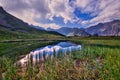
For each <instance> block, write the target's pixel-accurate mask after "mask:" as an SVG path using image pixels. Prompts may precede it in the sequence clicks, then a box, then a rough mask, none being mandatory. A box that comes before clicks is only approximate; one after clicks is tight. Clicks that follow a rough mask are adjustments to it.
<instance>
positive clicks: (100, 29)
mask: <svg viewBox="0 0 120 80" xmlns="http://www.w3.org/2000/svg"><path fill="white" fill-rule="evenodd" d="M86 31H87V32H88V33H90V34H91V35H98V36H120V20H114V21H111V22H107V23H99V24H98V25H95V26H91V27H89V28H87V29H86Z"/></svg>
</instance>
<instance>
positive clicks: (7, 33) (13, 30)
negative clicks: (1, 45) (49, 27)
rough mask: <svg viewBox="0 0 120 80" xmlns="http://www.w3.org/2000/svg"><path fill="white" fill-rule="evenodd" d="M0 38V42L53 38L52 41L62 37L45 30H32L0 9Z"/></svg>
mask: <svg viewBox="0 0 120 80" xmlns="http://www.w3.org/2000/svg"><path fill="white" fill-rule="evenodd" d="M0 37H1V38H0V40H6V39H34V38H37V39H38V38H40V39H41V38H49V37H53V39H54V37H62V35H61V34H59V33H57V32H50V31H49V32H47V31H45V30H38V29H36V28H33V27H31V26H29V25H28V24H27V23H25V22H23V21H22V20H20V19H18V18H16V17H14V16H12V15H11V14H9V13H7V12H6V11H5V10H4V9H3V8H2V7H0Z"/></svg>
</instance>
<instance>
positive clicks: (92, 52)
mask: <svg viewBox="0 0 120 80" xmlns="http://www.w3.org/2000/svg"><path fill="white" fill-rule="evenodd" d="M71 41H73V42H75V43H78V44H82V50H80V51H73V52H72V53H71V54H69V55H67V56H61V57H59V58H54V59H52V60H51V59H48V60H47V61H46V62H45V63H44V62H40V63H39V64H37V65H36V66H33V65H31V64H29V65H28V66H27V67H26V68H25V69H23V68H21V67H20V66H18V65H17V66H13V62H14V61H13V60H14V58H15V57H16V58H17V59H18V57H20V56H21V55H23V54H25V53H28V52H29V51H31V50H33V49H35V48H37V47H38V46H39V47H40V46H45V45H47V44H52V43H51V42H42V43H41V42H21V43H17V42H15V43H6V44H5V43H0V44H1V47H0V51H1V52H0V56H1V59H0V61H1V62H0V63H1V65H0V72H4V71H7V72H6V75H5V79H6V80H20V79H21V80H119V79H120V77H119V74H120V54H119V53H120V43H119V39H118V40H113V39H112V40H104V39H102V40H96V39H91V40H88V39H86V40H85V39H83V40H81V39H71ZM11 46H13V47H11ZM8 56H11V57H8Z"/></svg>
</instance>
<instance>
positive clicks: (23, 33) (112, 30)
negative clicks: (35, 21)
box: [0, 7, 120, 38]
mask: <svg viewBox="0 0 120 80" xmlns="http://www.w3.org/2000/svg"><path fill="white" fill-rule="evenodd" d="M5 34H6V35H5ZM41 35H43V36H44V37H45V35H54V36H120V20H114V21H111V22H106V23H99V24H98V25H95V26H90V27H88V28H69V27H61V28H59V29H51V28H47V29H46V30H45V29H44V28H43V27H39V26H34V25H29V24H27V23H25V22H23V21H22V20H20V19H18V18H16V17H14V16H13V15H11V14H9V13H7V12H6V11H5V10H4V9H3V8H2V7H0V36H2V38H8V37H10V36H13V37H16V38H25V37H29V38H42V37H41Z"/></svg>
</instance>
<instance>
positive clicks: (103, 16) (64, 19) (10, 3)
mask: <svg viewBox="0 0 120 80" xmlns="http://www.w3.org/2000/svg"><path fill="white" fill-rule="evenodd" d="M0 6H2V7H3V8H4V9H5V10H6V11H7V12H9V13H10V14H12V15H14V16H16V17H18V18H20V19H22V20H23V21H24V22H27V23H29V24H33V25H36V26H40V27H43V28H45V29H47V28H49V27H50V28H53V29H58V28H61V27H70V28H74V27H77V28H86V27H89V26H93V25H97V24H98V23H105V22H109V21H113V20H116V19H120V0H0Z"/></svg>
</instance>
